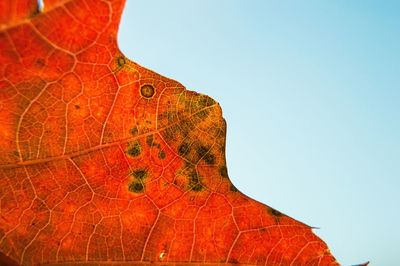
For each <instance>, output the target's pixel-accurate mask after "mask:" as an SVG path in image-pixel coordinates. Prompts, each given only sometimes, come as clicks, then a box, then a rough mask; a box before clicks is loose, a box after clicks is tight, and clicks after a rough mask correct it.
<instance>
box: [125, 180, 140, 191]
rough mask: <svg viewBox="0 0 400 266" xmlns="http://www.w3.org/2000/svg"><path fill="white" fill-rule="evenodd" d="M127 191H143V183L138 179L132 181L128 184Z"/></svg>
mask: <svg viewBox="0 0 400 266" xmlns="http://www.w3.org/2000/svg"><path fill="white" fill-rule="evenodd" d="M128 189H129V191H130V192H134V193H142V192H143V191H144V185H143V183H142V182H140V181H134V182H132V183H130V184H129V188H128Z"/></svg>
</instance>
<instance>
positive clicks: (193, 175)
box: [189, 168, 204, 192]
mask: <svg viewBox="0 0 400 266" xmlns="http://www.w3.org/2000/svg"><path fill="white" fill-rule="evenodd" d="M189 188H190V189H191V190H192V191H194V192H200V191H202V190H203V189H204V186H203V184H202V183H201V182H200V177H199V175H198V173H197V171H196V170H195V169H194V168H193V169H191V170H190V172H189Z"/></svg>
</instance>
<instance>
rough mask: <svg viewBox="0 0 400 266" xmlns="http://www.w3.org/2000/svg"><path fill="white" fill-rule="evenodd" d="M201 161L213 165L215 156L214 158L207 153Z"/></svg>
mask: <svg viewBox="0 0 400 266" xmlns="http://www.w3.org/2000/svg"><path fill="white" fill-rule="evenodd" d="M203 160H204V161H205V162H206V163H207V164H215V156H214V154H211V153H207V154H206V156H204V158H203Z"/></svg>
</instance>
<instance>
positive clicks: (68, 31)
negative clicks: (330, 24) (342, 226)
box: [0, 0, 337, 265]
mask: <svg viewBox="0 0 400 266" xmlns="http://www.w3.org/2000/svg"><path fill="white" fill-rule="evenodd" d="M123 4H124V3H123V1H119V0H115V1H98V0H85V1H77V0H76V1H54V0H53V1H45V8H44V10H43V11H42V12H38V11H37V6H36V1H3V2H1V5H0V10H1V12H3V13H2V16H1V18H2V19H1V20H0V22H1V29H2V31H1V32H0V62H1V64H0V114H1V115H0V148H1V149H0V251H1V253H0V254H1V256H0V261H1V262H2V263H4V264H11V263H15V264H21V265H38V264H57V263H64V264H63V265H71V264H78V265H82V264H85V265H98V264H101V263H111V262H119V263H121V264H123V263H128V264H129V263H130V265H132V264H135V263H162V264H165V263H183V264H185V263H197V264H198V263H211V264H226V263H228V264H237V263H240V264H251V265H253V264H263V265H337V263H336V262H335V259H334V258H333V257H332V255H331V254H330V252H329V250H328V248H327V246H326V244H325V243H324V242H323V241H321V240H320V239H319V238H318V237H317V236H315V235H314V234H313V233H312V231H311V228H310V227H309V226H307V225H304V224H303V223H301V222H298V221H296V220H294V219H292V218H290V217H288V216H286V215H284V214H282V213H280V212H279V211H276V210H274V209H272V208H270V207H268V206H265V205H263V204H261V203H259V202H256V201H254V200H252V199H250V198H248V197H247V196H245V195H243V194H242V193H241V192H239V191H238V190H237V189H236V188H235V187H234V186H233V185H232V183H231V182H230V180H229V178H228V174H227V168H226V163H225V133H226V126H225V121H224V119H223V118H222V113H221V109H220V106H219V105H218V103H216V102H215V101H214V100H212V99H211V98H210V97H208V96H205V95H202V94H198V93H196V92H191V91H187V90H186V89H185V88H184V87H183V86H182V85H181V84H179V83H178V82H176V81H174V80H171V79H168V78H165V77H163V76H161V75H159V74H157V73H154V72H152V71H151V70H148V69H145V68H143V67H141V66H140V65H137V64H136V63H134V62H132V61H130V60H129V59H127V58H125V57H124V56H123V55H122V54H121V52H120V51H119V49H118V46H117V43H116V35H117V28H118V23H119V20H120V16H121V12H122V8H123Z"/></svg>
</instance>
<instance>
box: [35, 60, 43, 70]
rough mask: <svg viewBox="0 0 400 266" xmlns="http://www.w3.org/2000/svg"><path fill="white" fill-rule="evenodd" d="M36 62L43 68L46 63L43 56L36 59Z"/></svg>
mask: <svg viewBox="0 0 400 266" xmlns="http://www.w3.org/2000/svg"><path fill="white" fill-rule="evenodd" d="M35 64H36V65H37V66H38V67H40V68H42V67H44V65H45V61H44V59H43V58H38V59H37V60H36V61H35Z"/></svg>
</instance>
